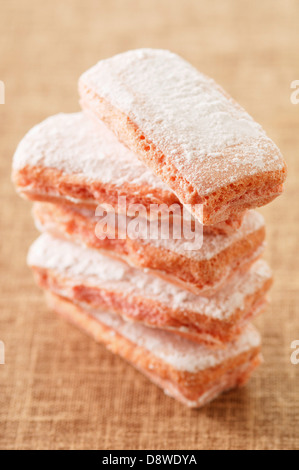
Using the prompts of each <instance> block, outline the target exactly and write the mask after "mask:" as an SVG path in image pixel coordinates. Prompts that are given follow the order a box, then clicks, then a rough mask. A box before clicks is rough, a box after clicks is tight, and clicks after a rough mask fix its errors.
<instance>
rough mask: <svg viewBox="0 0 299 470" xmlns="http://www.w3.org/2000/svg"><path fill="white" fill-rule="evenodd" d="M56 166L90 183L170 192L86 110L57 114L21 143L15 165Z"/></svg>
mask: <svg viewBox="0 0 299 470" xmlns="http://www.w3.org/2000/svg"><path fill="white" fill-rule="evenodd" d="M26 165H29V166H31V167H44V168H55V169H57V170H61V171H63V172H65V173H67V174H76V175H78V177H79V178H80V177H82V178H84V179H85V180H88V181H89V182H90V183H92V182H94V181H99V182H100V183H102V184H106V183H109V184H112V185H115V186H116V187H121V186H122V185H123V184H124V183H126V184H129V185H131V186H132V187H133V188H134V186H142V185H144V186H148V187H149V190H150V188H159V189H161V190H164V191H167V192H171V191H170V189H168V188H167V186H166V185H165V184H164V183H162V181H161V180H160V179H159V178H158V177H157V176H155V175H154V174H153V173H152V172H151V170H149V169H148V168H147V167H146V166H145V165H144V164H143V163H141V162H140V161H139V160H138V158H137V157H136V155H135V154H134V153H133V152H132V151H131V150H128V149H127V148H126V147H125V146H124V145H123V144H121V143H120V142H119V141H118V140H117V138H116V137H115V136H114V134H113V133H112V132H111V131H110V130H109V129H108V128H107V127H106V126H105V124H104V123H102V122H98V123H97V124H95V123H94V122H93V120H91V119H90V118H88V117H87V116H86V115H84V114H83V113H74V114H58V115H55V116H52V117H50V118H48V119H46V120H45V121H43V122H42V123H41V124H38V125H37V126H35V127H33V129H31V130H30V131H29V132H28V134H27V135H26V136H25V137H24V139H23V140H22V141H21V142H20V144H19V146H18V148H17V150H16V153H15V155H14V160H13V168H14V169H15V170H20V169H22V168H23V167H25V166H26Z"/></svg>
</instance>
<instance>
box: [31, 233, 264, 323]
mask: <svg viewBox="0 0 299 470" xmlns="http://www.w3.org/2000/svg"><path fill="white" fill-rule="evenodd" d="M28 264H29V265H30V266H35V267H41V268H44V269H48V270H51V271H53V272H54V273H58V274H60V275H62V277H63V278H64V279H65V285H64V286H63V288H65V292H64V294H65V295H66V293H67V292H69V294H67V295H68V296H69V297H71V295H72V294H71V290H72V287H74V286H75V285H88V286H93V287H98V288H99V289H101V288H102V289H107V290H109V289H110V290H112V291H113V292H116V293H117V292H119V293H121V294H122V295H123V294H124V295H133V296H134V295H136V296H138V295H140V296H142V297H144V298H145V299H149V300H152V301H156V302H158V303H160V304H164V305H167V306H168V307H170V308H173V309H178V310H181V311H192V312H194V313H198V314H202V315H206V316H208V317H210V318H215V319H222V320H224V319H228V318H229V317H230V316H231V315H233V314H234V312H235V311H236V310H237V309H244V299H245V297H246V296H248V295H251V294H254V293H255V292H256V291H257V290H258V289H261V288H262V286H263V285H264V283H265V282H266V281H267V280H268V279H270V278H271V271H270V268H269V267H268V265H267V264H266V263H265V262H264V261H261V260H260V261H257V262H256V263H255V264H254V265H253V266H252V267H251V269H250V270H249V271H248V272H247V273H245V274H242V275H238V276H235V277H234V278H233V279H232V280H231V281H230V282H229V283H228V284H227V285H226V286H225V287H223V289H221V290H220V291H219V292H218V293H217V294H215V295H214V296H213V297H210V298H205V297H201V296H198V295H194V294H192V293H190V292H188V291H186V290H184V289H181V288H179V287H177V286H175V285H173V284H171V283H168V282H166V281H165V280H163V279H160V278H158V277H156V276H152V275H151V274H147V273H145V272H143V271H141V270H138V269H136V268H133V267H130V266H129V265H127V264H125V263H123V262H121V261H118V260H116V259H112V258H108V257H106V256H103V255H102V254H101V253H99V252H98V251H96V250H92V249H90V248H85V247H83V246H79V245H75V244H73V243H71V242H69V241H65V240H61V239H58V238H54V237H52V236H51V235H49V234H47V233H45V234H43V235H41V236H40V237H39V238H38V239H37V240H36V241H35V242H34V243H33V245H32V246H31V248H30V250H29V254H28Z"/></svg>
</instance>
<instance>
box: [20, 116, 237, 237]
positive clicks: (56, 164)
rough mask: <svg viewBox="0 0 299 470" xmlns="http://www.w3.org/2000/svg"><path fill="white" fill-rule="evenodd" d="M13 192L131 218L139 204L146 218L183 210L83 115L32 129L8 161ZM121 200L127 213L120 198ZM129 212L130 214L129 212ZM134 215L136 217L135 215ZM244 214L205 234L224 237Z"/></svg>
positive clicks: (50, 120) (121, 147) (108, 134)
mask: <svg viewBox="0 0 299 470" xmlns="http://www.w3.org/2000/svg"><path fill="white" fill-rule="evenodd" d="M12 177H13V181H14V183H15V186H16V189H17V191H18V192H19V193H20V194H21V195H22V196H24V197H26V198H27V199H30V200H37V201H46V202H53V203H58V204H64V205H65V204H69V205H72V206H75V207H83V208H89V209H91V210H95V208H96V207H97V205H98V204H106V205H108V204H109V205H110V206H112V207H113V209H114V210H115V212H120V213H121V212H125V213H126V214H128V215H130V207H131V206H132V205H133V204H138V205H139V204H141V205H143V206H144V208H145V211H146V213H147V215H148V217H150V215H151V212H153V214H152V217H154V216H155V213H154V212H155V210H154V206H155V205H158V206H159V207H160V206H162V205H166V206H169V207H170V206H172V205H173V204H175V205H176V207H177V208H178V210H179V212H181V213H183V207H182V206H181V203H180V202H179V200H178V199H177V197H176V196H175V194H174V193H173V192H172V191H171V190H170V189H169V188H168V187H167V186H166V185H165V184H164V183H163V182H162V181H161V180H160V178H158V177H157V176H155V175H154V174H153V173H152V172H151V170H149V169H148V168H147V167H146V166H145V165H144V164H143V163H141V162H140V161H139V160H138V158H137V157H136V155H135V154H134V153H133V152H132V151H130V150H128V149H127V148H126V147H125V146H124V145H123V144H121V143H120V142H119V141H118V140H117V138H116V137H115V136H114V134H113V133H112V132H111V131H110V130H109V129H108V128H107V126H105V124H103V123H102V122H98V123H97V125H95V124H94V123H93V122H92V120H91V119H90V118H88V117H87V116H84V114H83V113H74V114H58V115H55V116H52V117H50V118H48V119H46V120H45V121H43V122H42V123H40V124H38V125H37V126H35V127H34V128H33V129H31V130H30V131H29V132H28V134H27V135H26V136H25V137H24V138H23V139H22V141H21V142H20V144H19V146H18V148H17V150H16V152H15V155H14V159H13V175H12ZM121 197H125V198H126V208H123V207H122V205H121V204H119V198H121ZM131 210H133V209H131ZM134 212H135V211H134ZM242 216H243V214H240V215H238V216H237V217H234V218H231V219H229V220H227V221H225V222H222V223H220V224H216V225H211V226H210V227H209V229H208V228H205V231H206V232H208V231H209V232H214V233H229V232H232V231H234V230H235V229H237V228H238V227H239V226H240V224H241V221H242Z"/></svg>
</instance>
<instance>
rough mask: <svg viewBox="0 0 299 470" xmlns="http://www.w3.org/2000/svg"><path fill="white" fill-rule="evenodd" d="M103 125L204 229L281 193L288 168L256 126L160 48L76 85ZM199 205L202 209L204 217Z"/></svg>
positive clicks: (120, 59) (116, 60) (100, 68)
mask: <svg viewBox="0 0 299 470" xmlns="http://www.w3.org/2000/svg"><path fill="white" fill-rule="evenodd" d="M79 93H80V97H81V105H82V107H83V109H85V110H87V111H89V112H91V113H93V115H95V116H97V117H98V119H101V120H103V121H104V122H105V123H106V124H107V125H108V126H109V127H110V128H111V129H112V130H113V132H114V133H115V134H116V135H117V136H118V138H119V140H120V141H122V142H124V143H125V144H126V145H127V146H128V148H130V149H131V150H133V151H134V152H135V153H136V155H137V156H138V157H139V158H140V160H142V161H143V162H144V163H145V164H146V165H148V166H149V167H150V168H151V169H152V170H153V171H154V172H155V173H156V174H157V175H158V176H159V177H160V178H161V179H162V180H163V181H164V182H165V183H166V184H167V185H168V186H169V188H171V189H172V190H173V191H174V193H175V194H176V196H177V197H178V199H179V200H180V201H181V202H182V203H183V204H191V209H192V213H193V215H194V216H195V217H197V218H198V219H199V220H200V222H202V223H203V224H206V225H210V224H215V223H217V222H220V221H222V220H226V219H228V218H229V217H232V216H235V215H236V214H239V213H240V212H241V211H243V210H244V209H248V208H254V207H258V206H262V205H264V204H266V203H268V202H270V201H271V200H273V199H274V198H275V197H276V196H278V195H279V194H280V193H281V191H282V183H283V182H284V180H285V177H286V165H285V162H284V160H283V158H282V156H281V153H280V151H279V149H278V148H277V146H276V145H275V144H274V143H273V142H272V140H271V139H270V138H269V137H267V135H266V134H265V132H264V130H263V129H262V127H261V126H260V125H259V124H257V123H256V122H255V121H254V120H253V119H252V117H251V116H249V114H248V113H247V112H246V111H245V110H244V109H243V108H241V106H239V105H238V104H237V103H236V102H235V101H234V100H233V99H232V98H231V97H230V96H229V95H228V94H227V93H226V92H225V91H223V90H222V88H221V87H220V86H219V85H217V84H216V83H215V82H214V81H213V80H212V79H210V78H208V77H206V76H205V75H203V74H202V73H200V72H199V71H197V70H196V69H195V68H194V67H192V66H191V65H190V64H189V63H188V62H186V61H185V60H183V59H182V58H180V57H179V56H177V55H176V54H173V53H171V52H169V51H166V50H155V49H140V50H133V51H128V52H125V53H122V54H118V55H116V56H114V57H112V58H110V59H106V60H102V61H100V62H99V63H98V64H96V65H95V66H94V67H92V68H91V69H90V70H88V71H87V72H85V73H84V74H83V75H82V76H81V78H80V80H79ZM199 205H203V212H202V211H201V208H199V207H198V206H199Z"/></svg>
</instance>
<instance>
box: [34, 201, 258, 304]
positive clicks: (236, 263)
mask: <svg viewBox="0 0 299 470" xmlns="http://www.w3.org/2000/svg"><path fill="white" fill-rule="evenodd" d="M34 219H35V222H36V226H37V228H38V230H40V231H41V232H44V231H48V232H50V233H51V234H52V235H54V236H58V237H62V238H65V239H67V240H70V241H72V242H74V243H79V244H84V245H87V246H89V247H91V248H95V249H97V250H99V251H101V252H102V253H103V254H105V255H108V256H111V257H118V258H120V259H122V260H123V261H125V262H127V263H128V264H130V265H131V266H134V267H138V268H143V269H147V270H149V272H151V273H152V274H155V275H156V276H159V277H162V278H165V279H166V280H167V281H169V282H172V283H174V284H176V285H178V286H180V287H181V288H183V289H187V290H189V291H191V292H193V293H194V294H198V295H207V296H210V295H213V293H215V292H216V291H217V290H219V288H220V287H221V286H222V285H223V284H225V282H227V280H228V279H229V278H230V277H231V276H232V275H233V274H234V273H236V272H240V271H245V270H246V269H248V267H249V266H250V264H252V262H253V261H254V260H256V259H257V258H258V257H259V256H260V255H261V253H262V252H263V249H264V244H263V242H264V237H265V229H264V221H263V218H262V217H261V216H260V214H258V213H256V212H253V211H252V212H248V213H246V214H245V216H244V219H243V221H242V224H241V227H240V228H239V229H238V230H237V231H235V232H234V233H232V234H230V235H229V236H228V235H224V234H217V235H215V234H214V235H213V236H212V235H210V234H205V233H204V236H203V245H202V247H201V249H199V250H194V251H188V250H185V249H184V240H173V239H172V240H171V239H168V240H162V239H160V240H152V239H150V240H143V239H139V238H137V239H131V238H130V237H129V236H124V237H121V238H120V237H119V236H118V234H117V236H116V238H115V237H113V238H107V237H105V238H101V239H100V238H99V237H98V235H100V234H99V232H98V226H97V220H96V218H95V217H92V218H91V217H90V216H89V212H87V213H86V211H74V210H71V209H69V208H66V207H63V206H54V205H51V204H43V205H40V204H39V205H36V206H35V207H34Z"/></svg>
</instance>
